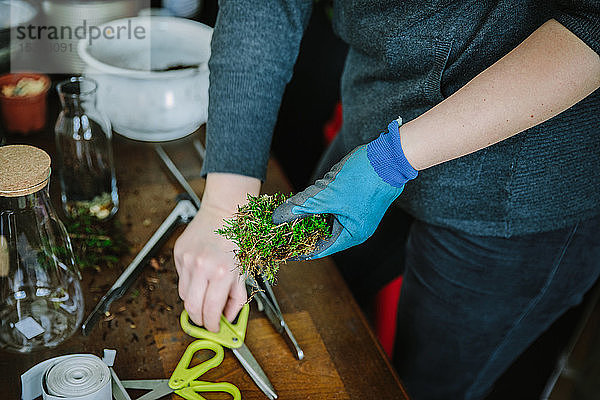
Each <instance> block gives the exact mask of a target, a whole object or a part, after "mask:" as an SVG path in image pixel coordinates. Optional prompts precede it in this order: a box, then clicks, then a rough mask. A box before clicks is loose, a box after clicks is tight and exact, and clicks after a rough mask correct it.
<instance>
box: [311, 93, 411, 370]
mask: <svg viewBox="0 0 600 400" xmlns="http://www.w3.org/2000/svg"><path fill="white" fill-rule="evenodd" d="M342 122H343V119H342V104H341V103H340V102H338V103H337V104H336V106H335V109H334V111H333V115H332V117H331V119H330V120H329V121H327V123H326V124H325V126H324V127H323V136H324V138H325V142H326V143H327V144H329V143H331V142H332V141H333V139H334V138H335V137H336V135H337V134H338V132H339V131H340V129H341V128H342ZM401 286H402V276H399V277H398V278H396V279H394V280H393V281H391V282H390V283H388V284H387V285H385V286H384V287H383V289H381V290H380V291H379V292H378V293H377V296H376V298H375V335H376V336H377V339H378V340H379V343H381V347H383V350H384V351H385V353H386V354H387V356H388V357H389V358H390V359H391V358H392V354H393V352H394V341H395V339H396V312H397V311H398V299H399V298H400V288H401Z"/></svg>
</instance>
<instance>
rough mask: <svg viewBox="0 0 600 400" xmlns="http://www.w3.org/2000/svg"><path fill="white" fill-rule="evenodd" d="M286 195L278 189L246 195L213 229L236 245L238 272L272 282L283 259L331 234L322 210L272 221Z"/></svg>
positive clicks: (312, 247)
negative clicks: (276, 221) (234, 210)
mask: <svg viewBox="0 0 600 400" xmlns="http://www.w3.org/2000/svg"><path fill="white" fill-rule="evenodd" d="M285 199H286V196H285V195H283V194H280V193H276V194H274V195H266V194H265V195H261V196H250V195H248V203H247V204H246V205H244V206H241V207H238V212H237V213H236V214H235V216H234V217H233V218H231V219H226V220H225V225H224V227H223V228H222V229H218V230H217V231H216V232H217V233H218V234H219V235H221V236H223V237H225V238H227V239H229V240H231V241H232V242H233V243H235V244H236V245H237V246H238V249H237V250H236V251H235V256H236V259H237V262H238V267H239V269H240V273H241V274H246V275H247V276H248V277H251V278H254V277H256V276H257V275H262V276H263V277H264V278H265V279H267V280H268V281H269V282H270V283H274V281H275V278H276V274H277V271H278V270H279V266H280V265H281V264H282V263H285V262H286V260H289V259H290V258H294V257H298V256H302V255H306V254H310V253H312V252H313V251H314V250H315V246H316V244H317V243H318V242H319V241H320V240H321V239H327V238H329V237H330V226H329V223H328V218H327V216H326V215H322V214H318V215H313V216H310V217H306V218H303V219H297V220H295V221H292V222H286V223H283V224H280V225H275V224H274V223H273V220H272V217H273V211H274V210H275V208H277V206H279V205H280V204H282V203H283V202H284V201H285Z"/></svg>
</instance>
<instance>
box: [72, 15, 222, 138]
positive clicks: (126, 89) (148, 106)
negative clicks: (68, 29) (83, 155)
mask: <svg viewBox="0 0 600 400" xmlns="http://www.w3.org/2000/svg"><path fill="white" fill-rule="evenodd" d="M121 26H124V27H128V26H129V27H130V28H131V29H134V28H135V27H142V28H144V32H145V34H144V35H141V34H140V35H139V37H141V36H144V39H139V40H138V39H135V38H134V39H132V38H131V36H129V37H128V33H127V31H126V30H123V31H122V32H124V33H125V34H122V36H121V37H120V38H119V39H117V38H116V37H113V38H111V39H108V38H105V37H101V38H99V39H96V40H94V41H93V42H92V45H90V41H89V40H87V39H82V40H81V41H80V42H79V45H78V52H79V55H80V57H81V59H82V60H84V61H85V63H86V67H85V75H88V76H90V77H92V78H93V79H95V80H96V81H97V82H98V108H100V109H102V110H103V111H104V112H105V113H106V114H107V115H108V117H109V118H110V120H111V123H112V126H113V129H114V130H115V132H117V133H119V134H121V135H123V136H126V137H128V138H131V139H135V140H141V141H150V142H154V141H166V140H174V139H178V138H181V137H184V136H186V135H188V134H190V133H192V132H194V131H195V130H196V129H198V127H200V125H202V124H203V123H205V122H206V118H207V114H208V74H209V72H208V64H207V63H208V59H209V57H210V40H211V37H212V28H210V27H208V26H206V25H204V24H201V23H199V22H195V21H191V20H187V19H183V18H176V17H148V16H146V17H135V18H124V19H120V20H116V21H111V22H108V23H106V24H103V25H102V26H101V27H100V29H101V30H104V28H107V27H110V28H114V30H117V29H118V28H119V27H121ZM140 31H141V30H140ZM109 32H112V31H110V30H109ZM112 33H113V34H112V36H115V35H114V32H112ZM109 36H110V35H109ZM174 66H192V67H189V68H184V69H174V70H165V69H168V68H169V67H171V68H172V67H174ZM193 66H197V67H193Z"/></svg>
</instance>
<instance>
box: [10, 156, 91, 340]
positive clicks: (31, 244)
mask: <svg viewBox="0 0 600 400" xmlns="http://www.w3.org/2000/svg"><path fill="white" fill-rule="evenodd" d="M49 179H50V157H49V156H48V154H46V153H45V152H44V151H43V150H40V149H38V148H36V147H32V146H27V145H10V146H3V147H0V347H2V348H5V349H8V350H11V351H17V352H29V351H33V350H37V349H42V348H47V347H53V346H56V345H58V344H59V343H61V342H62V341H63V340H65V339H66V338H68V337H70V336H71V335H72V334H73V333H74V332H75V331H76V330H77V328H78V327H79V324H80V323H81V320H82V318H83V311H84V309H83V294H82V291H81V284H80V279H81V278H80V275H79V270H78V269H77V268H76V266H75V261H74V256H73V250H72V248H71V243H70V241H69V237H68V235H67V232H66V230H65V227H64V226H63V224H62V223H61V222H60V220H59V219H58V218H57V216H56V213H55V211H54V209H53V207H52V204H51V202H50V198H49V195H48V181H49Z"/></svg>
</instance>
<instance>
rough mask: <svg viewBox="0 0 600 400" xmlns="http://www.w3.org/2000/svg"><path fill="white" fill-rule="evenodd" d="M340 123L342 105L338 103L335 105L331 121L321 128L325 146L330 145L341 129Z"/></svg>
mask: <svg viewBox="0 0 600 400" xmlns="http://www.w3.org/2000/svg"><path fill="white" fill-rule="evenodd" d="M342 122H343V120H342V103H340V102H338V103H337V104H336V105H335V109H334V110H333V115H332V116H331V119H330V120H329V121H327V123H326V124H325V126H324V127H323V136H324V137H325V142H326V143H327V144H329V143H331V142H332V141H333V139H334V138H335V136H336V135H337V134H338V132H339V131H340V129H342Z"/></svg>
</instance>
